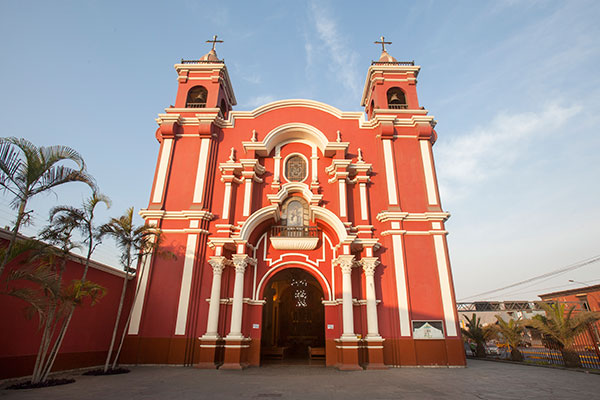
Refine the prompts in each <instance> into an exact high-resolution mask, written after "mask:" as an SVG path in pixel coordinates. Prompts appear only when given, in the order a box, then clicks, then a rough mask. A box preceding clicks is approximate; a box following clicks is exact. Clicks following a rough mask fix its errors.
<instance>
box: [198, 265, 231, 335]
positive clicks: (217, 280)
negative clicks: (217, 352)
mask: <svg viewBox="0 0 600 400" xmlns="http://www.w3.org/2000/svg"><path fill="white" fill-rule="evenodd" d="M226 262H227V260H226V258H225V257H223V256H213V257H210V260H208V263H209V264H210V266H211V267H212V269H213V280H212V288H211V290H210V306H209V308H208V322H207V323H206V334H204V336H202V338H205V339H218V338H219V333H218V326H219V308H220V307H219V306H220V304H221V276H222V275H223V268H225V264H226Z"/></svg>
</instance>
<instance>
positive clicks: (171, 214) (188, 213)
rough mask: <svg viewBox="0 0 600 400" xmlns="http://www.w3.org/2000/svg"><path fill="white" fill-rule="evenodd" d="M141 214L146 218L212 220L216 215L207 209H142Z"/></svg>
mask: <svg viewBox="0 0 600 400" xmlns="http://www.w3.org/2000/svg"><path fill="white" fill-rule="evenodd" d="M139 214H140V215H141V217H142V218H144V219H153V218H156V219H202V220H206V221H212V219H213V218H214V215H213V214H212V213H211V212H209V211H206V210H181V211H165V210H151V209H142V210H140V212H139Z"/></svg>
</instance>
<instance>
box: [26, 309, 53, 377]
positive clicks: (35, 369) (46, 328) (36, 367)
mask: <svg viewBox="0 0 600 400" xmlns="http://www.w3.org/2000/svg"><path fill="white" fill-rule="evenodd" d="M47 311H48V313H47V314H46V318H48V319H46V322H45V323H44V330H43V331H42V339H41V341H40V347H39V348H38V353H37V357H36V358H35V364H34V365H33V373H32V374H31V382H32V383H37V376H38V370H39V369H40V365H41V363H42V353H43V351H42V349H43V348H44V346H45V343H46V337H47V336H48V333H49V332H50V327H49V325H50V321H49V317H50V310H47Z"/></svg>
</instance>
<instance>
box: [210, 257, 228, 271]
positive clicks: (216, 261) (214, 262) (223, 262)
mask: <svg viewBox="0 0 600 400" xmlns="http://www.w3.org/2000/svg"><path fill="white" fill-rule="evenodd" d="M208 263H209V264H210V266H211V267H212V269H213V274H214V275H221V274H222V273H223V269H224V268H225V267H226V266H227V265H229V264H230V263H231V261H229V260H228V259H227V258H225V257H224V256H211V257H209V258H208Z"/></svg>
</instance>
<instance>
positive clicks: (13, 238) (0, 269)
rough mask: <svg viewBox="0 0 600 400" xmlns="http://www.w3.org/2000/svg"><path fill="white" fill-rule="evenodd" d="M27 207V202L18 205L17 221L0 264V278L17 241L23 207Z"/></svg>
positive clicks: (23, 213)
mask: <svg viewBox="0 0 600 400" xmlns="http://www.w3.org/2000/svg"><path fill="white" fill-rule="evenodd" d="M26 206H27V200H24V201H22V202H21V204H19V212H18V214H17V220H16V221H15V226H14V228H13V230H12V234H11V236H10V240H9V242H8V247H7V249H6V253H4V257H2V262H1V263H0V276H2V272H4V267H6V264H8V259H9V258H10V253H11V251H12V249H13V247H14V245H15V242H16V241H17V235H18V234H19V228H20V227H21V222H23V218H24V217H25V207H26Z"/></svg>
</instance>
